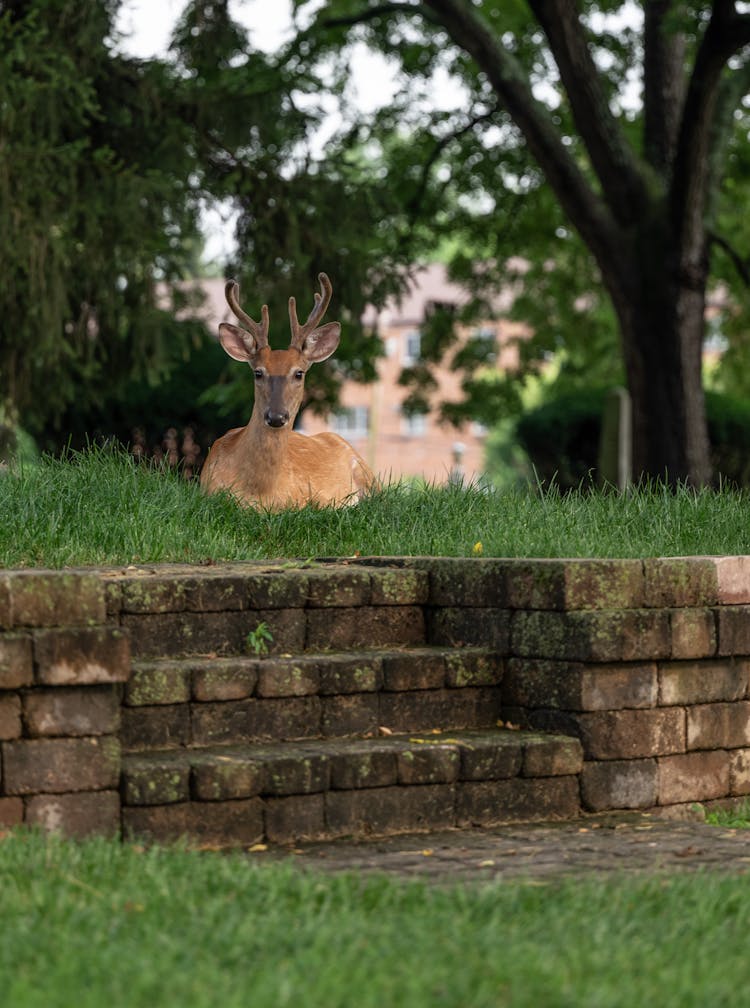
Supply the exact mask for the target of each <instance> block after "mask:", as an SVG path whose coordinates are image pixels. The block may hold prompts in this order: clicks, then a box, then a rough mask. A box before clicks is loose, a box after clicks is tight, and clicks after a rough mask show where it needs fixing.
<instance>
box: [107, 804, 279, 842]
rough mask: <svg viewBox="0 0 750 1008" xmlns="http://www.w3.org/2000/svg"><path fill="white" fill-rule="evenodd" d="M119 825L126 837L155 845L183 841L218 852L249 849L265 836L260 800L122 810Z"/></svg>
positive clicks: (137, 807) (135, 807)
mask: <svg viewBox="0 0 750 1008" xmlns="http://www.w3.org/2000/svg"><path fill="white" fill-rule="evenodd" d="M122 822H123V831H124V833H125V835H126V836H127V837H129V838H131V839H142V840H150V841H153V842H156V843H171V842H173V841H175V840H180V839H183V838H186V839H188V840H189V841H191V842H192V843H196V844H199V845H201V846H205V847H209V848H217V849H219V848H223V847H227V848H229V847H248V846H250V845H252V844H254V843H258V842H259V841H261V840H263V837H264V830H263V802H262V800H261V799H260V798H247V799H244V800H240V801H224V802H183V803H179V804H176V805H151V806H133V807H132V808H124V809H123V810H122Z"/></svg>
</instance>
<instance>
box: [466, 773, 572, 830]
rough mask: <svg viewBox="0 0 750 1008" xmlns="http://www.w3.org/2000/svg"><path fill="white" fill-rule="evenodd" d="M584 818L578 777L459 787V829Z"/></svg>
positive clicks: (505, 781) (520, 780)
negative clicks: (463, 827)
mask: <svg viewBox="0 0 750 1008" xmlns="http://www.w3.org/2000/svg"><path fill="white" fill-rule="evenodd" d="M579 814H580V797H579V793H578V778H577V777H550V778H538V777H537V778H533V777H532V778H522V777H514V778H512V779H510V780H495V781H477V782H467V783H465V784H461V785H459V787H458V791H457V797H456V818H457V824H458V825H459V826H489V825H491V824H493V823H503V822H530V821H534V820H536V821H543V820H549V819H571V818H573V817H575V816H577V815H579Z"/></svg>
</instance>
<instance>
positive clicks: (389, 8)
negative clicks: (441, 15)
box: [313, 3, 432, 29]
mask: <svg viewBox="0 0 750 1008" xmlns="http://www.w3.org/2000/svg"><path fill="white" fill-rule="evenodd" d="M389 14H420V15H421V16H422V17H424V18H427V19H428V20H432V18H431V15H430V12H429V11H428V10H427V9H426V8H425V7H424V5H423V4H421V3H418V4H410V3H382V4H378V6H377V7H365V8H364V9H363V10H361V11H357V12H356V13H355V14H347V15H346V16H341V17H330V18H327V17H322V18H321V19H320V20H319V21H316V22H315V23H314V26H313V27H315V28H316V29H318V28H353V27H354V25H358V24H367V22H368V21H374V20H376V18H379V17H387V16H388V15H389Z"/></svg>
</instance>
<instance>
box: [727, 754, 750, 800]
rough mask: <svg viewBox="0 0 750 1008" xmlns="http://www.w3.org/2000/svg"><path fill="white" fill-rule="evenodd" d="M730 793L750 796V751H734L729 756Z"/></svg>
mask: <svg viewBox="0 0 750 1008" xmlns="http://www.w3.org/2000/svg"><path fill="white" fill-rule="evenodd" d="M729 793H730V794H731V795H747V794H750V749H733V750H732V751H731V752H730V754H729Z"/></svg>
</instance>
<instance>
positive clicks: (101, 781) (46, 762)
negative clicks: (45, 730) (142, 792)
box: [2, 736, 120, 795]
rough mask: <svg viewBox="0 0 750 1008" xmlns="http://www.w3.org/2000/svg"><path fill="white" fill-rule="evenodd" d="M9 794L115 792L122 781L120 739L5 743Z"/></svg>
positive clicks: (30, 740) (4, 760)
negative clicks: (107, 790)
mask: <svg viewBox="0 0 750 1008" xmlns="http://www.w3.org/2000/svg"><path fill="white" fill-rule="evenodd" d="M2 751H3V785H4V789H5V792H6V794H9V795H28V794H46V793H49V794H59V793H62V792H65V791H97V790H105V789H108V788H116V787H117V786H118V784H119V779H120V744H119V742H118V741H117V739H115V738H113V737H111V736H107V737H104V738H75V739H68V738H66V739H20V740H18V741H15V742H4V743H3V747H2Z"/></svg>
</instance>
